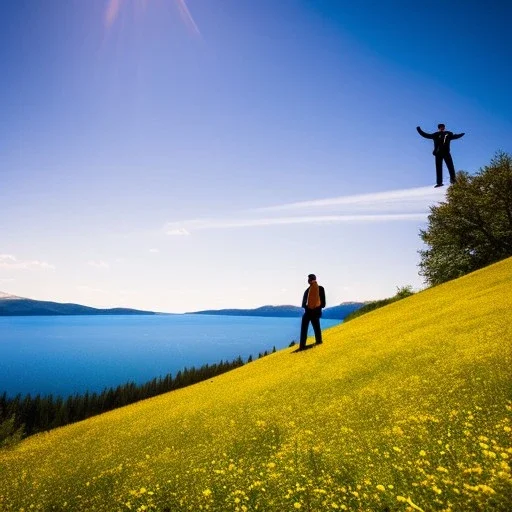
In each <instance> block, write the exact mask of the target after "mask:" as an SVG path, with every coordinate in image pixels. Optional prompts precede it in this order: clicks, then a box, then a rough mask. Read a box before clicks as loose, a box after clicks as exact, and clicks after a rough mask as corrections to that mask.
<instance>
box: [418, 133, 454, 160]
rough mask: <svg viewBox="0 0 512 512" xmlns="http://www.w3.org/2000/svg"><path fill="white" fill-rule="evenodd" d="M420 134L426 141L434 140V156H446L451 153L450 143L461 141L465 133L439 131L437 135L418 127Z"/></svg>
mask: <svg viewBox="0 0 512 512" xmlns="http://www.w3.org/2000/svg"><path fill="white" fill-rule="evenodd" d="M416 130H418V133H419V134H420V135H421V136H422V137H425V139H434V151H433V152H432V154H433V155H446V154H447V153H449V152H450V141H452V140H455V139H460V138H461V137H462V136H463V135H464V134H463V133H453V132H448V131H446V130H445V131H442V132H441V131H439V132H435V133H427V132H424V131H423V130H422V129H421V128H420V127H419V126H417V127H416Z"/></svg>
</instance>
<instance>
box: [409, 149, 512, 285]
mask: <svg viewBox="0 0 512 512" xmlns="http://www.w3.org/2000/svg"><path fill="white" fill-rule="evenodd" d="M420 237H421V239H422V240H423V242H425V244H426V245H427V246H428V248H427V249H425V250H421V251H420V255H421V262H420V264H419V266H420V275H422V276H423V277H424V278H425V280H426V282H427V283H428V284H430V285H437V284H440V283H444V282H446V281H449V280H451V279H455V278H457V277H460V276H463V275H465V274H468V273H469V272H472V271H474V270H477V269H479V268H482V267H485V266H487V265H489V264H491V263H495V262H496V261H499V260H502V259H504V258H507V257H508V256H512V156H511V155H509V154H507V153H503V152H498V153H497V154H496V155H495V157H494V158H493V159H492V160H491V163H490V165H488V166H486V167H484V168H483V169H480V170H479V171H478V172H477V173H476V174H475V175H474V176H470V175H469V174H468V173H466V172H459V173H458V175H457V183H456V184H455V185H452V186H451V187H450V188H449V189H448V191H447V194H446V201H443V202H441V203H440V204H439V205H436V206H432V207H431V208H430V215H429V217H428V227H427V229H426V230H421V231H420Z"/></svg>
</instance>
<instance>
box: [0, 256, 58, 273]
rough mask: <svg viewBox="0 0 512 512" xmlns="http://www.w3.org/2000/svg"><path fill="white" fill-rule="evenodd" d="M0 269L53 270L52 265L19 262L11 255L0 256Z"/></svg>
mask: <svg viewBox="0 0 512 512" xmlns="http://www.w3.org/2000/svg"><path fill="white" fill-rule="evenodd" d="M0 268H6V269H13V270H14V269H15V270H19V269H24V270H26V269H38V270H55V266H54V265H50V264H49V263H46V261H40V260H19V259H18V258H16V256H13V255H12V254H0Z"/></svg>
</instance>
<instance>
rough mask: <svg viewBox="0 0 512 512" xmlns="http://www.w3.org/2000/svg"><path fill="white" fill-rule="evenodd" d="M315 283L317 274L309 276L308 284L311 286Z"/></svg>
mask: <svg viewBox="0 0 512 512" xmlns="http://www.w3.org/2000/svg"><path fill="white" fill-rule="evenodd" d="M313 281H316V276H315V274H309V276H308V283H310V284H311V283H312V282H313Z"/></svg>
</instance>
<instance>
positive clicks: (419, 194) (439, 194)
mask: <svg viewBox="0 0 512 512" xmlns="http://www.w3.org/2000/svg"><path fill="white" fill-rule="evenodd" d="M443 197H444V191H440V190H439V189H435V188H432V187H419V188H406V189H401V190H389V191H385V192H374V193H371V194H356V195H350V196H338V197H329V198H326V199H314V200H311V201H301V202H297V203H285V204H281V205H277V206H269V207H264V208H257V209H255V211H266V212H271V211H285V210H317V209H322V210H326V209H331V208H338V209H339V208H341V207H350V209H352V210H353V209H354V208H357V209H364V210H386V211H388V210H389V209H394V210H401V211H403V210H410V209H411V208H418V207H419V208H423V209H425V208H427V207H428V205H429V204H432V202H434V201H439V200H440V199H442V198H443Z"/></svg>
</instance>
